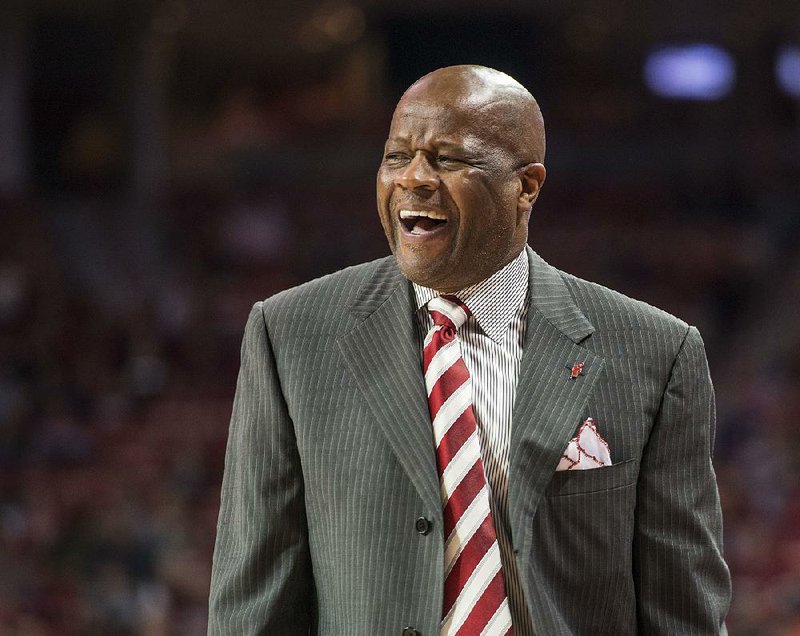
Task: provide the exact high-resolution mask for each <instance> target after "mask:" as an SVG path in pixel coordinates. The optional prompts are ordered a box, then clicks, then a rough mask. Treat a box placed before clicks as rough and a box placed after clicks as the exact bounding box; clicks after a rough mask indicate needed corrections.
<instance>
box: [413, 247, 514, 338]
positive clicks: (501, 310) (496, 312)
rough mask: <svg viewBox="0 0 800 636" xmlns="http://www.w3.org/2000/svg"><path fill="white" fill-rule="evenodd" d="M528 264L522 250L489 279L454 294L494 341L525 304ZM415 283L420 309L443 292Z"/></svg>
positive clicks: (500, 335) (502, 333)
mask: <svg viewBox="0 0 800 636" xmlns="http://www.w3.org/2000/svg"><path fill="white" fill-rule="evenodd" d="M528 267H529V266H528V255H527V253H526V252H525V250H524V249H523V250H522V252H520V255H519V256H517V258H515V259H514V260H513V261H511V262H510V263H509V264H508V265H506V266H505V267H503V268H502V269H499V270H498V271H496V272H495V273H494V274H492V275H491V276H489V278H487V279H486V280H483V281H481V282H480V283H475V284H474V285H470V286H469V287H465V288H464V289H461V290H459V291H457V292H455V294H453V295H454V296H457V297H458V298H459V299H460V300H461V301H462V302H464V303H465V304H466V305H467V307H469V310H470V311H471V312H472V315H473V316H474V318H475V320H476V321H477V323H478V325H480V327H481V329H483V331H484V333H486V335H487V336H489V337H490V338H491V339H492V340H494V341H495V342H500V340H501V339H502V338H503V335H504V334H505V332H506V329H507V328H508V325H509V324H511V321H512V320H513V319H514V316H515V314H516V313H517V312H518V310H519V309H521V308H522V307H523V305H524V304H525V299H526V298H527V296H528ZM413 285H414V295H415V297H416V300H417V310H418V311H419V310H420V309H423V308H424V307H425V305H426V304H427V303H428V301H429V300H431V299H432V298H434V297H436V296H439V295H440V294H439V292H437V291H436V290H434V289H431V288H430V287H423V286H422V285H417V284H416V283H413Z"/></svg>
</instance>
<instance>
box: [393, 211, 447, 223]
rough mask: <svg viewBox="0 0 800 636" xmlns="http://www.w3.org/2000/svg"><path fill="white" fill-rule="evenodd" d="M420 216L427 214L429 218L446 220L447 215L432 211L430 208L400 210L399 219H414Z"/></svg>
mask: <svg viewBox="0 0 800 636" xmlns="http://www.w3.org/2000/svg"><path fill="white" fill-rule="evenodd" d="M420 216H427V217H428V218H429V219H436V220H437V221H446V220H447V215H445V214H442V213H441V212H432V211H430V210H400V218H401V219H414V218H417V217H420Z"/></svg>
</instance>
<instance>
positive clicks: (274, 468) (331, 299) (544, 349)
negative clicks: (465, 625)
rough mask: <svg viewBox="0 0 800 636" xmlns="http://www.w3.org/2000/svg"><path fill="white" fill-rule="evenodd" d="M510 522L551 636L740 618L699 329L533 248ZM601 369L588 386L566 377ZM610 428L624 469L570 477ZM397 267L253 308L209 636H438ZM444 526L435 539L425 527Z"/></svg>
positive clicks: (356, 271)
mask: <svg viewBox="0 0 800 636" xmlns="http://www.w3.org/2000/svg"><path fill="white" fill-rule="evenodd" d="M528 255H529V258H530V264H531V268H530V277H531V278H530V284H531V287H530V290H531V294H530V296H531V306H530V310H529V312H528V328H527V335H526V341H525V348H524V354H523V359H522V365H521V370H520V375H519V383H518V387H517V395H516V400H515V404H514V415H513V425H512V440H511V458H510V461H511V463H510V477H509V522H510V526H511V533H512V542H513V545H514V549H515V552H516V556H517V560H518V564H519V571H520V578H521V582H522V585H523V588H524V591H525V595H526V598H527V602H528V606H529V609H530V612H531V616H532V618H533V622H534V625H535V627H536V631H537V633H538V634H545V635H548V636H551V635H560V634H564V635H566V634H592V635H597V634H614V635H615V636H619V635H623V634H635V633H643V634H670V635H675V634H720V633H724V632H725V629H724V626H723V619H724V615H725V613H726V610H727V607H728V602H729V593H730V588H729V585H730V583H729V576H728V571H727V568H726V566H725V563H724V561H723V558H722V554H721V516H720V509H719V499H718V494H717V487H716V480H715V477H714V472H713V469H712V465H711V447H712V444H713V436H714V398H713V391H712V388H711V382H710V379H709V374H708V367H707V363H706V357H705V352H704V348H703V343H702V340H701V339H700V335H699V334H698V332H697V330H696V329H695V328H693V327H689V326H687V325H686V324H685V323H683V322H681V321H680V320H678V319H676V318H674V317H672V316H670V315H668V314H666V313H664V312H662V311H660V310H657V309H655V308H653V307H650V306H649V305H646V304H644V303H641V302H637V301H634V300H631V299H629V298H626V297H624V296H622V295H621V294H618V293H615V292H613V291H610V290H608V289H606V288H603V287H601V286H599V285H595V284H592V283H588V282H586V281H582V280H580V279H577V278H575V277H573V276H570V275H568V274H565V273H563V272H560V271H558V270H556V269H555V268H553V267H551V266H550V265H548V264H547V263H545V262H544V261H543V260H542V259H541V258H540V257H539V256H537V255H536V254H535V253H534V252H533V251H531V250H530V249H528ZM575 362H584V363H585V366H584V371H583V375H581V376H579V377H578V378H577V379H574V380H572V379H570V378H569V368H568V367H569V366H571V365H572V364H573V363H575ZM586 417H593V418H594V419H595V420H596V421H597V422H598V428H599V430H600V431H601V433H602V434H603V436H604V437H605V439H606V440H607V441H608V443H609V446H610V448H611V452H612V459H613V460H614V462H615V463H614V465H613V466H611V467H607V468H598V469H593V470H584V471H570V472H554V469H555V467H556V465H557V464H558V461H559V458H560V456H561V454H562V452H563V451H564V449H565V447H566V445H567V443H568V441H569V439H570V438H571V437H572V436H573V435H574V434H575V431H576V429H577V428H578V426H579V425H580V423H581V422H582V421H583V420H584V419H585V418H586ZM430 427H431V424H430V418H429V415H428V407H427V398H426V394H425V387H424V384H423V380H422V373H421V363H420V353H419V344H418V343H417V340H416V334H415V326H414V306H413V294H412V291H411V289H410V284H409V283H408V281H407V280H406V279H405V278H404V277H403V276H402V274H401V273H400V272H399V270H398V269H397V266H396V264H395V261H394V259H393V258H391V257H389V258H385V259H381V260H378V261H374V262H372V263H367V264H364V265H360V266H356V267H352V268H349V269H346V270H343V271H341V272H338V273H336V274H332V275H330V276H327V277H324V278H321V279H318V280H315V281H312V282H310V283H307V284H305V285H301V286H300V287H297V288H294V289H291V290H288V291H285V292H282V293H280V294H278V295H276V296H273V297H272V298H270V299H268V300H266V301H264V302H262V303H257V304H256V305H255V307H254V308H253V311H252V312H251V314H250V318H249V320H248V323H247V327H246V330H245V336H244V342H243V345H242V364H241V371H240V374H239V380H238V385H237V392H236V398H235V401H234V407H233V415H232V419H231V428H230V433H229V440H228V450H227V456H226V463H225V476H224V480H223V486H222V503H221V510H220V516H219V524H218V534H217V543H216V547H215V551H214V564H213V574H212V583H211V597H210V617H209V618H210V621H209V633H212V634H256V633H264V634H281V635H284V634H308V633H320V634H336V635H338V634H348V635H364V636H372V635H382V634H401V633H403V629H404V628H405V627H407V626H409V627H412V628H414V629H416V630H418V632H419V633H421V634H423V635H424V636H432V635H435V634H437V629H438V624H439V620H440V612H441V607H442V583H443V582H442V563H443V557H442V548H443V537H442V535H441V528H442V512H441V505H440V499H439V488H438V476H437V471H436V460H435V456H434V450H433V442H432V437H431V428H430ZM419 517H425V518H427V519H429V520H430V521H431V522H432V528H433V530H432V531H431V532H429V533H428V534H420V533H418V532H417V531H416V528H415V521H416V519H418V518H419Z"/></svg>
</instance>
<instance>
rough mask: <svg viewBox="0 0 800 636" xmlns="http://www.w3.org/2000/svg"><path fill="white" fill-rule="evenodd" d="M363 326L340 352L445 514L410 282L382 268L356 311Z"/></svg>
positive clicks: (405, 462)
mask: <svg viewBox="0 0 800 636" xmlns="http://www.w3.org/2000/svg"><path fill="white" fill-rule="evenodd" d="M352 311H353V313H354V314H356V315H357V316H359V317H360V318H362V319H363V321H362V322H361V323H360V324H359V325H358V326H357V327H356V328H355V329H353V330H352V331H351V332H349V333H347V334H345V335H344V336H342V337H341V338H339V340H338V344H339V348H340V349H341V352H342V356H343V357H344V359H345V361H346V363H347V366H348V368H349V370H350V372H351V373H352V374H353V377H354V378H355V381H356V383H357V384H358V387H359V389H360V390H361V392H362V393H363V394H364V397H365V398H366V400H367V402H368V403H369V405H370V407H371V408H372V411H373V413H374V414H375V425H376V426H379V427H380V428H381V429H382V430H383V433H384V434H385V435H386V438H387V439H388V441H389V444H390V445H391V447H392V449H393V450H394V452H395V454H396V455H397V458H398V460H399V461H400V464H401V465H402V466H403V468H404V469H405V470H406V472H407V473H408V475H409V477H410V478H411V480H412V482H413V483H414V486H415V487H416V489H417V491H418V492H419V494H420V496H421V497H422V499H423V501H424V502H425V503H426V505H428V506H429V508H430V510H431V511H432V512H434V513H438V514H441V503H440V499H439V477H438V473H437V472H436V457H435V454H434V450H433V435H432V433H431V421H430V415H429V413H428V398H427V394H426V393H425V384H424V382H423V379H422V362H421V358H420V352H419V346H418V344H417V332H416V325H415V322H414V308H413V305H412V302H411V291H410V287H409V284H408V281H407V280H406V279H405V277H403V275H402V274H401V273H400V271H399V270H398V269H397V266H396V264H395V261H394V258H388V259H385V260H384V261H382V262H381V264H380V265H379V266H378V268H377V270H376V272H375V274H374V276H373V277H372V279H371V280H370V281H368V282H367V283H366V284H365V285H364V287H363V289H362V291H361V293H360V295H359V297H358V298H357V300H356V302H355V303H354V305H353V307H352Z"/></svg>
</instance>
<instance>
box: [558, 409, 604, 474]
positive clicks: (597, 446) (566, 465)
mask: <svg viewBox="0 0 800 636" xmlns="http://www.w3.org/2000/svg"><path fill="white" fill-rule="evenodd" d="M601 466H611V452H610V451H609V449H608V444H607V443H606V440H604V439H603V438H602V437H601V436H600V433H598V432H597V425H596V424H595V421H594V420H593V419H592V418H591V417H587V418H586V419H585V420H584V421H583V424H581V427H580V428H579V429H578V434H577V435H575V437H573V438H572V439H571V440H569V444H567V449H566V450H565V451H564V454H563V455H562V456H561V461H560V462H558V466H556V470H586V469H588V468H600V467H601Z"/></svg>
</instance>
